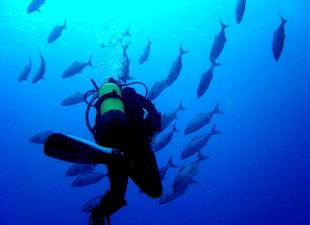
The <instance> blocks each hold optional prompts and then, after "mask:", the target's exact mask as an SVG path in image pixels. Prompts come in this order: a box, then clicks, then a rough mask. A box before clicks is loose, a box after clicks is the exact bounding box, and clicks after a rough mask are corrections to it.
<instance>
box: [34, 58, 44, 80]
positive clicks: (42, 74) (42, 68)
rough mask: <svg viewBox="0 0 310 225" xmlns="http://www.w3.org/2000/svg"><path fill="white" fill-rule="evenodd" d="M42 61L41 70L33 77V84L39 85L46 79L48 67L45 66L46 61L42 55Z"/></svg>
mask: <svg viewBox="0 0 310 225" xmlns="http://www.w3.org/2000/svg"><path fill="white" fill-rule="evenodd" d="M40 59H41V64H40V68H39V69H38V71H37V72H36V74H35V75H34V77H33V80H32V83H33V84H34V83H37V82H38V81H39V80H41V79H44V74H45V71H46V65H45V59H44V57H43V56H42V55H41V54H40Z"/></svg>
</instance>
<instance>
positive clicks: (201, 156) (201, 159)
mask: <svg viewBox="0 0 310 225" xmlns="http://www.w3.org/2000/svg"><path fill="white" fill-rule="evenodd" d="M205 159H209V156H204V155H203V154H202V153H201V151H198V161H203V160H205Z"/></svg>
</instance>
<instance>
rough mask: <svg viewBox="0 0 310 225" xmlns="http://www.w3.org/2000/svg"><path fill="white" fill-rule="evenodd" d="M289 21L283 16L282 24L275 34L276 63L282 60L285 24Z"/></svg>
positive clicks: (274, 54)
mask: <svg viewBox="0 0 310 225" xmlns="http://www.w3.org/2000/svg"><path fill="white" fill-rule="evenodd" d="M286 23H287V20H286V19H284V18H283V17H282V16H281V24H280V26H279V27H278V28H277V30H276V31H275V32H274V34H273V42H272V53H273V57H274V59H275V60H276V61H278V60H279V59H280V56H281V54H282V51H283V47H284V42H285V38H286V35H285V24H286Z"/></svg>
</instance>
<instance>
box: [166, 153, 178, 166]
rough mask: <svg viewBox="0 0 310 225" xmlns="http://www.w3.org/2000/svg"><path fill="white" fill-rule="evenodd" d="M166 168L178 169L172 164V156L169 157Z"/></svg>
mask: <svg viewBox="0 0 310 225" xmlns="http://www.w3.org/2000/svg"><path fill="white" fill-rule="evenodd" d="M168 167H173V168H179V166H177V165H176V164H174V163H173V161H172V156H170V158H169V161H168Z"/></svg>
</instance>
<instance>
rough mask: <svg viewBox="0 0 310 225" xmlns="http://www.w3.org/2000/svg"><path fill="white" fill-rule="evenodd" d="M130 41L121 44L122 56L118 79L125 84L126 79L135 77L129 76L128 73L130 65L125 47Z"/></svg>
mask: <svg viewBox="0 0 310 225" xmlns="http://www.w3.org/2000/svg"><path fill="white" fill-rule="evenodd" d="M129 44H130V43H128V44H127V45H125V46H123V57H122V61H121V70H120V73H119V75H118V79H119V80H120V81H121V82H122V83H123V84H126V83H127V81H128V80H133V79H135V78H134V77H131V76H130V75H129V66H130V59H129V57H128V55H127V49H128V46H129Z"/></svg>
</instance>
